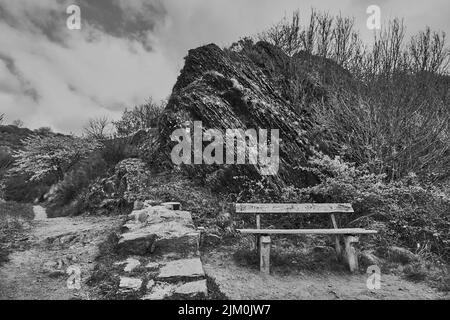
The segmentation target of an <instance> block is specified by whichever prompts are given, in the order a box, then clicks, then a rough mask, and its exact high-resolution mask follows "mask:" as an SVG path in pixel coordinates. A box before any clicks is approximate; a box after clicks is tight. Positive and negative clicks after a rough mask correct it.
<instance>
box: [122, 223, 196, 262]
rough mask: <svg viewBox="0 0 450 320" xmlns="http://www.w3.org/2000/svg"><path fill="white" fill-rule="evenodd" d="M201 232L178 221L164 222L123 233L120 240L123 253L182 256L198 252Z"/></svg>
mask: <svg viewBox="0 0 450 320" xmlns="http://www.w3.org/2000/svg"><path fill="white" fill-rule="evenodd" d="M199 241H200V233H199V232H198V231H196V230H195V229H194V228H192V227H190V226H185V225H181V224H180V223H178V222H174V221H170V222H162V223H155V224H151V225H148V226H146V227H143V228H139V229H135V230H131V231H129V232H126V233H123V234H122V236H121V237H120V239H119V242H118V247H117V248H118V251H119V252H120V253H122V254H128V255H132V254H136V255H146V254H152V253H154V254H163V253H171V252H175V253H179V254H181V255H182V256H188V255H190V254H197V252H198V249H199Z"/></svg>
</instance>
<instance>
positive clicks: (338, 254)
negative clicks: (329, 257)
mask: <svg viewBox="0 0 450 320" xmlns="http://www.w3.org/2000/svg"><path fill="white" fill-rule="evenodd" d="M334 242H335V249H336V259H337V261H338V262H340V261H342V246H341V236H336V237H335V238H334Z"/></svg>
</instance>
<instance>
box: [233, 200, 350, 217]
mask: <svg viewBox="0 0 450 320" xmlns="http://www.w3.org/2000/svg"><path fill="white" fill-rule="evenodd" d="M353 212H354V211H353V207H352V205H351V204H350V203H236V213H239V214H257V215H260V214H313V213H328V214H334V213H353Z"/></svg>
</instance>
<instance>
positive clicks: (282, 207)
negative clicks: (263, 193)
mask: <svg viewBox="0 0 450 320" xmlns="http://www.w3.org/2000/svg"><path fill="white" fill-rule="evenodd" d="M353 212H354V211H353V207H352V205H351V204H349V203H298V204H290V203H236V213H237V214H256V229H239V230H238V231H239V232H241V233H243V234H254V235H256V237H257V240H256V248H257V250H258V251H259V256H260V270H261V272H263V273H266V274H268V273H269V268H270V260H269V259H270V243H271V240H270V235H277V234H285V235H292V234H329V235H334V236H335V249H336V255H337V257H338V259H339V260H344V261H345V262H346V264H347V265H348V267H349V268H350V271H351V272H354V271H356V270H358V257H357V254H356V250H355V248H354V247H353V245H352V244H353V243H355V242H358V241H359V238H358V235H361V234H374V233H377V231H375V230H366V229H361V228H343V229H342V228H339V227H338V225H337V220H336V215H337V214H351V213H353ZM264 214H329V215H330V217H331V223H332V228H331V229H263V228H261V215H264Z"/></svg>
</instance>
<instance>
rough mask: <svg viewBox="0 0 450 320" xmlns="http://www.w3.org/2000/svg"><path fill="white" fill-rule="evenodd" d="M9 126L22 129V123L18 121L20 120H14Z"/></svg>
mask: <svg viewBox="0 0 450 320" xmlns="http://www.w3.org/2000/svg"><path fill="white" fill-rule="evenodd" d="M11 124H12V125H13V126H16V127H18V128H22V127H23V121H22V120H20V119H17V120H14V121H13V122H12V123H11Z"/></svg>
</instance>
